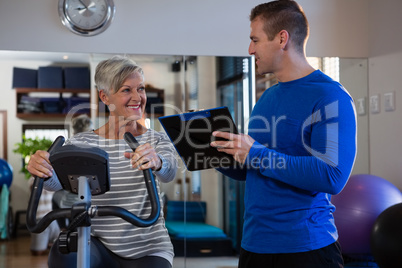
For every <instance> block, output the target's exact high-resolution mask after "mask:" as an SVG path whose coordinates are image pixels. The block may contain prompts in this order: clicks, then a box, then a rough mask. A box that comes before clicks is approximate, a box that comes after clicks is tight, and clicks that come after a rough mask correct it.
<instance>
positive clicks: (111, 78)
mask: <svg viewBox="0 0 402 268" xmlns="http://www.w3.org/2000/svg"><path fill="white" fill-rule="evenodd" d="M134 72H137V73H139V74H141V75H142V76H144V71H143V70H142V68H141V67H140V66H139V65H137V63H135V61H133V60H132V59H130V58H129V57H126V56H119V55H116V56H113V57H111V58H110V59H107V60H103V61H101V62H100V63H99V64H98V66H96V70H95V84H96V88H97V90H98V91H101V90H103V91H104V92H105V94H106V95H109V94H110V93H116V92H117V91H118V90H119V88H120V87H121V85H122V84H123V83H124V81H125V80H126V79H127V77H128V76H129V75H131V74H132V73H134ZM111 91H113V92H111Z"/></svg>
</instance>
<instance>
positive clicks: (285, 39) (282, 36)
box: [278, 30, 289, 49]
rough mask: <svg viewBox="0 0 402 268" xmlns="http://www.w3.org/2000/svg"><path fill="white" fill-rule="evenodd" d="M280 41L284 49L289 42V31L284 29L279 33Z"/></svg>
mask: <svg viewBox="0 0 402 268" xmlns="http://www.w3.org/2000/svg"><path fill="white" fill-rule="evenodd" d="M278 35H279V42H280V46H281V48H282V49H285V48H286V46H287V44H288V43H289V33H288V31H286V30H282V31H280V32H279V33H278Z"/></svg>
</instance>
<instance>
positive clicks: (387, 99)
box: [384, 92, 395, 112]
mask: <svg viewBox="0 0 402 268" xmlns="http://www.w3.org/2000/svg"><path fill="white" fill-rule="evenodd" d="M384 110H385V111H387V112H392V111H395V94H394V92H388V93H384Z"/></svg>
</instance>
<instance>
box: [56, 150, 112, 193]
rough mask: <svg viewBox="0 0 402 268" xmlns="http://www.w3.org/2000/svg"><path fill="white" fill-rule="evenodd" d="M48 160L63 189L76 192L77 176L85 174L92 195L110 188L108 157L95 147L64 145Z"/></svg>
mask: <svg viewBox="0 0 402 268" xmlns="http://www.w3.org/2000/svg"><path fill="white" fill-rule="evenodd" d="M49 160H50V162H51V164H52V166H53V169H54V171H55V172H56V174H57V177H58V178H59V181H60V183H61V185H62V186H63V188H64V189H65V190H68V191H70V192H72V193H78V178H79V177H81V176H85V177H87V178H88V183H89V186H90V189H91V194H92V195H99V194H103V193H105V192H107V191H109V190H110V178H109V165H108V161H109V157H108V154H107V153H106V152H105V151H104V150H102V149H99V148H97V147H88V146H85V145H83V146H76V145H64V146H62V147H60V148H59V149H58V150H57V151H55V152H54V153H53V154H51V155H50V157H49Z"/></svg>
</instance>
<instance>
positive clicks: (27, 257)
mask: <svg viewBox="0 0 402 268" xmlns="http://www.w3.org/2000/svg"><path fill="white" fill-rule="evenodd" d="M30 243H31V237H30V236H29V234H27V235H22V236H18V237H17V238H13V239H10V240H0V268H47V256H46V255H42V256H32V254H31V252H30V249H29V246H30Z"/></svg>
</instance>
